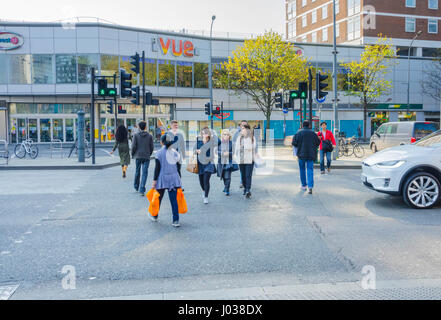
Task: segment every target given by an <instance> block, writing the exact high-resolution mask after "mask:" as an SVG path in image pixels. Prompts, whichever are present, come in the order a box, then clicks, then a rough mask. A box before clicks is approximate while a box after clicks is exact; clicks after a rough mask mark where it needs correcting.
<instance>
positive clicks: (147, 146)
mask: <svg viewBox="0 0 441 320" xmlns="http://www.w3.org/2000/svg"><path fill="white" fill-rule="evenodd" d="M138 127H139V130H140V131H139V132H138V133H137V134H135V136H134V137H133V142H132V158H133V159H136V173H135V183H134V187H135V190H136V191H137V192H139V193H140V194H141V196H144V195H145V191H146V190H145V184H146V183H147V175H148V170H149V165H150V157H151V156H152V153H153V149H154V146H153V137H152V135H151V134H150V133H148V132H147V130H146V128H147V123H146V122H145V121H141V122H140V123H139V125H138ZM141 173H142V178H141ZM140 180H141V184H140V183H139V182H140Z"/></svg>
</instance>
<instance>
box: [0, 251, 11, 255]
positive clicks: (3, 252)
mask: <svg viewBox="0 0 441 320" xmlns="http://www.w3.org/2000/svg"><path fill="white" fill-rule="evenodd" d="M0 254H1V255H7V254H11V251H2V252H0Z"/></svg>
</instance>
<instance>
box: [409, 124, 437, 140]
mask: <svg viewBox="0 0 441 320" xmlns="http://www.w3.org/2000/svg"><path fill="white" fill-rule="evenodd" d="M438 129H439V128H438V126H437V124H436V123H430V122H427V123H415V129H414V134H413V136H414V138H415V139H417V140H419V139H421V138H424V137H425V136H427V135H429V134H431V133H432V132H435V131H437V130H438Z"/></svg>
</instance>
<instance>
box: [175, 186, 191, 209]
mask: <svg viewBox="0 0 441 320" xmlns="http://www.w3.org/2000/svg"><path fill="white" fill-rule="evenodd" d="M176 200H177V202H178V212H179V214H185V213H187V212H188V208H187V201H186V200H185V197H184V192H182V188H179V189H178V191H177V195H176Z"/></svg>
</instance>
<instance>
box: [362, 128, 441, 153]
mask: <svg viewBox="0 0 441 320" xmlns="http://www.w3.org/2000/svg"><path fill="white" fill-rule="evenodd" d="M437 130H439V124H438V123H436V122H427V121H403V122H389V123H384V124H383V125H381V126H380V127H379V128H378V130H377V131H375V133H374V134H373V135H372V137H371V140H370V148H371V150H372V151H373V152H377V151H381V150H384V149H387V148H391V147H395V146H399V145H400V144H410V143H414V142H416V141H418V140H420V139H422V138H424V137H425V136H427V135H429V134H431V133H433V132H435V131H437Z"/></svg>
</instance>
